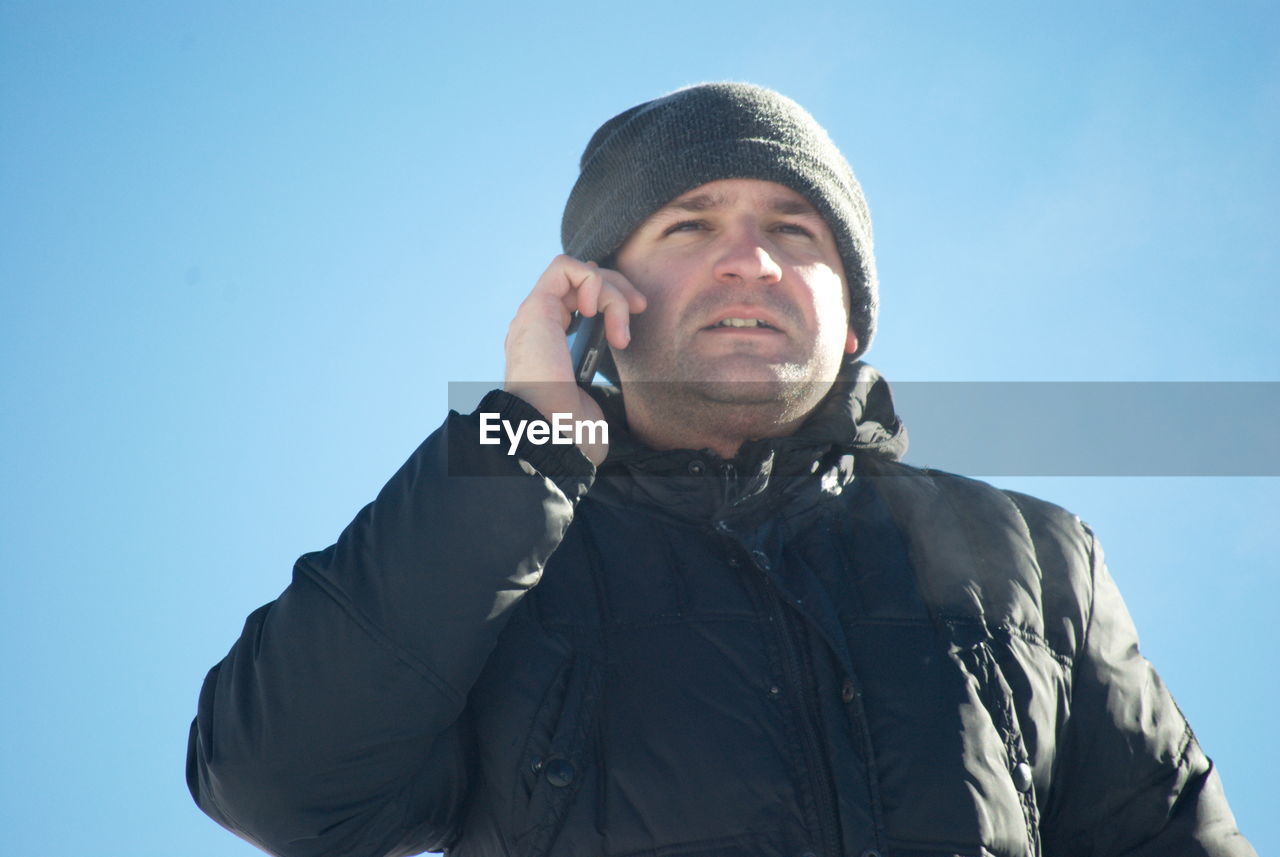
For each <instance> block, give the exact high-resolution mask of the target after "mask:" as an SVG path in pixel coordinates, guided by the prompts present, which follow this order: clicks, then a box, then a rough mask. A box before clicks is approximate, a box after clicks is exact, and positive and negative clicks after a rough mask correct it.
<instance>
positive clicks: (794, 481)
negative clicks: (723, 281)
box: [591, 359, 907, 521]
mask: <svg viewBox="0 0 1280 857" xmlns="http://www.w3.org/2000/svg"><path fill="white" fill-rule="evenodd" d="M591 393H592V395H593V397H594V398H595V399H596V401H597V402H598V403H599V404H600V407H601V409H602V410H603V411H604V414H605V418H606V419H607V420H608V421H609V437H610V443H609V457H608V458H607V459H606V460H605V462H604V464H603V465H601V467H600V470H599V471H598V473H597V487H596V488H593V489H592V492H591V496H592V497H593V498H594V499H597V500H601V501H603V502H606V503H608V502H611V501H615V500H616V501H617V502H618V503H620V504H623V503H636V502H647V503H648V504H650V505H654V506H657V507H658V508H659V509H661V510H662V511H663V512H665V513H667V514H671V515H674V516H676V517H678V518H683V519H697V520H703V521H705V520H707V519H708V518H709V517H710V518H723V517H726V516H727V515H729V514H733V515H734V516H735V517H736V516H739V515H741V514H747V513H749V512H750V511H752V510H758V511H760V512H761V513H762V514H764V513H768V512H769V510H775V511H776V506H775V503H774V502H773V499H778V498H780V497H782V496H786V497H790V498H792V499H799V498H800V497H801V496H802V495H803V496H808V497H809V498H810V499H812V500H816V499H817V498H818V497H819V496H821V495H822V494H831V493H839V492H840V491H841V490H842V489H843V486H844V485H847V484H848V483H849V482H850V481H851V480H852V479H853V466H854V460H855V457H861V456H872V457H875V458H880V459H887V460H891V461H897V460H900V459H901V458H902V456H903V454H904V453H905V452H906V449H907V430H906V427H905V426H904V425H903V424H902V420H901V419H899V418H898V415H897V413H896V412H895V410H894V407H893V396H892V394H891V392H890V390H889V383H888V382H887V381H886V380H885V379H884V378H883V377H882V376H881V375H880V373H879V372H878V371H876V370H875V369H874V368H873V367H871V366H869V365H868V364H866V363H863V362H862V361H859V360H853V359H848V360H846V362H845V365H844V366H843V367H842V369H841V373H840V377H839V378H838V379H837V380H836V382H835V384H834V385H833V386H832V388H831V392H830V393H828V394H827V396H826V398H824V399H823V400H822V402H821V403H820V404H819V405H818V407H817V408H816V409H815V410H814V412H813V414H812V415H810V417H809V419H808V420H806V421H805V422H804V424H803V425H801V427H800V428H799V430H797V431H796V433H795V434H792V435H788V436H786V437H778V438H764V439H760V440H753V441H748V442H746V443H744V444H743V445H742V447H741V449H739V450H738V454H737V455H736V456H735V457H734V458H732V459H730V460H727V461H726V460H725V459H723V458H721V457H720V456H719V455H717V454H716V453H715V452H713V451H711V450H709V449H702V450H691V449H677V450H655V449H651V448H650V447H647V446H645V445H644V444H642V443H641V442H640V441H638V440H636V439H635V438H634V437H633V436H632V435H631V434H630V433H629V432H628V431H627V427H626V411H625V409H624V407H623V398H624V394H623V393H622V392H620V391H619V390H618V389H617V388H615V387H593V388H591ZM770 498H773V499H770ZM803 505H808V504H807V503H806V504H803Z"/></svg>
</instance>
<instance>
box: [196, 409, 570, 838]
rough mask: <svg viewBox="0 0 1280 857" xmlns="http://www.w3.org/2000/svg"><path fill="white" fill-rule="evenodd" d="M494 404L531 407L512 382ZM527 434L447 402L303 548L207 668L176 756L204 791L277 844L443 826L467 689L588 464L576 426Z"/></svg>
mask: <svg viewBox="0 0 1280 857" xmlns="http://www.w3.org/2000/svg"><path fill="white" fill-rule="evenodd" d="M486 409H487V410H492V411H498V412H500V413H501V414H502V415H503V416H504V417H506V418H510V419H516V420H518V419H522V418H524V419H530V418H537V416H538V412H537V411H536V410H535V409H533V408H532V407H530V406H529V405H528V404H526V403H524V402H522V401H521V400H519V399H516V398H515V397H513V396H510V395H508V394H505V393H492V394H490V396H489V397H487V398H486V400H485V403H483V404H482V406H481V409H480V410H486ZM519 453H520V454H518V455H516V456H508V455H507V454H506V450H505V448H501V447H495V446H483V447H482V446H481V445H480V444H479V423H478V417H477V416H476V415H471V416H460V415H457V414H454V415H451V416H450V418H449V419H448V421H447V422H446V423H445V425H444V426H443V427H442V428H441V429H440V430H439V431H437V432H436V433H434V434H433V435H432V436H431V437H430V438H428V439H427V441H426V442H425V443H424V444H423V445H422V446H421V447H420V448H419V449H418V450H417V451H416V452H415V453H414V454H413V456H412V457H410V459H409V460H408V462H406V464H405V465H404V466H403V467H402V468H401V469H400V471H399V472H397V473H396V475H395V476H393V477H392V479H391V480H390V481H389V482H388V483H387V485H386V487H384V488H383V489H382V491H381V492H380V493H379V495H378V497H377V499H376V500H375V501H374V502H373V503H371V504H370V505H368V506H366V507H365V508H364V509H363V510H362V511H361V512H360V514H359V515H358V516H357V517H356V519H355V520H354V521H353V522H352V523H351V524H350V526H348V527H347V529H346V530H345V531H344V532H343V533H342V535H341V537H340V538H339V539H338V541H337V543H335V544H334V545H333V546H332V547H330V548H328V549H327V550H325V551H321V552H318V553H313V554H308V555H306V556H304V557H302V558H301V559H299V560H298V562H297V564H296V566H295V568H294V576H293V582H292V583H291V584H290V585H289V587H288V588H287V589H286V590H285V591H284V593H283V594H282V595H281V596H280V598H278V599H277V600H276V601H275V602H273V603H271V604H268V605H266V606H265V607H263V608H261V609H259V610H257V611H256V612H254V613H253V614H252V615H251V616H250V617H249V619H248V621H247V622H246V624H245V628H244V632H243V634H242V635H241V637H240V639H239V640H238V641H237V642H236V644H235V646H234V647H233V648H232V649H231V652H230V653H229V654H228V655H227V657H226V658H225V659H224V660H223V661H222V662H221V663H220V664H219V665H218V666H216V667H214V669H213V670H212V671H211V672H210V673H209V676H208V677H207V679H206V680H205V685H204V688H203V691H202V693H201V696H200V705H199V711H198V714H197V717H196V719H195V722H194V723H193V724H192V729H191V741H190V746H189V750H188V768H187V777H188V784H189V786H190V788H191V791H192V794H193V795H194V796H195V798H196V801H197V803H199V804H200V806H201V808H202V809H204V810H205V811H206V812H207V813H209V814H210V815H211V816H213V817H214V818H215V819H216V820H218V821H219V822H220V823H222V824H223V825H225V826H227V827H228V828H230V829H232V830H233V831H234V832H236V833H237V834H239V835H241V836H243V837H245V838H247V839H249V840H250V841H252V842H254V843H255V844H257V845H259V846H260V847H262V848H264V849H266V850H268V851H271V852H273V853H276V854H283V855H321V854H334V853H362V854H371V855H373V854H379V855H381V854H405V853H417V852H418V851H422V850H424V849H430V848H441V847H443V846H445V845H446V844H448V843H449V841H450V840H451V839H452V838H453V837H454V836H455V835H456V829H457V825H458V824H459V821H460V818H461V815H462V809H463V805H464V801H465V799H466V794H467V787H468V782H469V777H470V768H471V749H470V747H469V740H468V738H469V736H468V722H467V718H466V716H465V713H464V706H465V700H466V696H467V693H468V691H469V689H470V687H471V686H472V684H473V683H474V682H475V680H476V678H477V677H478V675H479V673H480V671H481V669H482V668H483V666H484V663H485V661H486V659H487V657H488V655H489V653H490V652H491V651H492V649H493V647H494V645H495V644H496V641H497V637H498V634H499V632H500V631H501V629H502V628H503V626H504V625H505V624H506V620H507V618H508V617H509V615H510V613H511V610H512V608H513V607H514V605H515V604H516V602H517V601H518V600H519V598H520V597H521V596H522V595H523V594H524V593H525V592H526V591H527V590H528V589H529V588H530V587H532V586H533V585H534V584H535V583H536V582H537V580H538V577H539V576H540V574H541V570H542V567H543V564H544V563H545V561H546V559H547V557H548V556H549V555H550V553H551V552H552V551H553V550H554V549H555V547H556V546H557V545H558V544H559V541H560V538H561V537H562V535H563V533H564V530H565V529H566V528H567V527H568V525H569V522H570V520H571V518H572V514H573V506H574V503H575V502H576V500H577V499H578V498H579V497H580V496H581V495H582V494H583V493H585V490H586V488H587V487H588V485H589V483H590V479H591V476H592V473H593V468H592V467H591V465H590V464H589V462H588V461H587V460H586V458H584V457H583V456H582V454H581V453H580V452H579V451H578V450H577V449H576V448H575V447H572V446H562V445H560V446H552V445H545V446H540V447H539V446H531V445H526V446H525V447H522V448H521V449H520V450H519ZM543 473H549V474H555V475H556V477H557V478H556V479H555V480H552V479H549V478H547V477H546V476H544V475H543Z"/></svg>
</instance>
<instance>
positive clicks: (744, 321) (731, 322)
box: [715, 318, 769, 327]
mask: <svg viewBox="0 0 1280 857" xmlns="http://www.w3.org/2000/svg"><path fill="white" fill-rule="evenodd" d="M715 326H716V327H769V324H768V322H764V321H761V320H760V319H758V318H726V319H724V320H722V321H718V322H716V325H715Z"/></svg>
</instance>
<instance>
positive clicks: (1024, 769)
mask: <svg viewBox="0 0 1280 857" xmlns="http://www.w3.org/2000/svg"><path fill="white" fill-rule="evenodd" d="M1012 773H1013V787H1014V788H1015V789H1017V790H1018V791H1020V792H1025V791H1028V790H1030V788H1031V766H1030V765H1028V764H1027V763H1026V762H1019V763H1018V764H1016V765H1014V766H1013V771H1012Z"/></svg>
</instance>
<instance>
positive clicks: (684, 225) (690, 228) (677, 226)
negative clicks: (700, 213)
mask: <svg viewBox="0 0 1280 857" xmlns="http://www.w3.org/2000/svg"><path fill="white" fill-rule="evenodd" d="M705 228H706V224H705V223H703V222H702V221H701V220H682V221H680V222H679V223H673V224H671V225H670V226H668V227H667V231H666V233H665V234H666V235H671V234H672V233H674V232H696V231H698V230H700V229H705Z"/></svg>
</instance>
